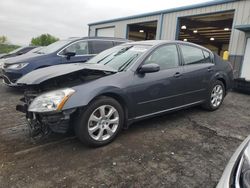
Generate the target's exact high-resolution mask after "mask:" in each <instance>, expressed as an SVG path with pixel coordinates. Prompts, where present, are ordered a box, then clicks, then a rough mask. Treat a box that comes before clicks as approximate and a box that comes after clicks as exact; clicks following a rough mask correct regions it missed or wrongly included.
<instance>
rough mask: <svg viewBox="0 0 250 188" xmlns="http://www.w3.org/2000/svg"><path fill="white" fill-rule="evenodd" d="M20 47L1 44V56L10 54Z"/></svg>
mask: <svg viewBox="0 0 250 188" xmlns="http://www.w3.org/2000/svg"><path fill="white" fill-rule="evenodd" d="M19 47H20V46H17V45H12V44H1V43H0V54H4V53H9V52H11V51H13V50H15V49H17V48H19Z"/></svg>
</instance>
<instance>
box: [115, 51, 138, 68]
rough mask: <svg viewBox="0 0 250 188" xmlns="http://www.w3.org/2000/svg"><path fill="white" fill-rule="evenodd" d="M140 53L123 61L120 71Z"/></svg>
mask: <svg viewBox="0 0 250 188" xmlns="http://www.w3.org/2000/svg"><path fill="white" fill-rule="evenodd" d="M138 55H139V54H135V55H133V56H132V57H131V58H129V59H128V60H127V61H126V62H125V63H123V64H122V65H121V66H120V67H119V68H118V72H121V71H123V70H124V69H125V68H126V67H127V66H129V64H130V63H131V62H132V61H133V60H134V59H135V58H136V57H137V56H138Z"/></svg>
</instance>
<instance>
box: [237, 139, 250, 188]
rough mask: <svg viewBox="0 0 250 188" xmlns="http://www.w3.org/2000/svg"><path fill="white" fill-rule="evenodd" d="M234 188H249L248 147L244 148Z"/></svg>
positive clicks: (249, 152)
mask: <svg viewBox="0 0 250 188" xmlns="http://www.w3.org/2000/svg"><path fill="white" fill-rule="evenodd" d="M235 183H236V187H242V188H249V187H250V145H249V143H248V146H247V147H246V148H245V150H244V152H243V154H242V157H241V160H240V162H239V165H238V168H237V172H236V180H235Z"/></svg>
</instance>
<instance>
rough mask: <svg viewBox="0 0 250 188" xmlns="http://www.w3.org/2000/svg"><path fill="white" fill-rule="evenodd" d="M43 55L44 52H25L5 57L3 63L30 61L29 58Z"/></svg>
mask: <svg viewBox="0 0 250 188" xmlns="http://www.w3.org/2000/svg"><path fill="white" fill-rule="evenodd" d="M44 55H45V54H37V53H25V54H23V55H19V56H15V57H9V58H6V59H5V61H4V63H5V64H8V65H10V64H15V63H23V62H30V60H32V59H33V58H37V57H40V56H44Z"/></svg>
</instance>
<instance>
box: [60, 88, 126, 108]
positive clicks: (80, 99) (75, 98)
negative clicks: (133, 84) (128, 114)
mask: <svg viewBox="0 0 250 188" xmlns="http://www.w3.org/2000/svg"><path fill="white" fill-rule="evenodd" d="M73 89H74V90H75V91H76V92H75V93H74V94H73V95H72V96H71V97H70V98H69V99H68V101H67V102H66V103H65V105H64V107H63V109H62V110H67V109H72V108H78V107H84V106H87V105H88V104H89V103H90V102H91V101H92V100H93V99H94V98H96V97H98V96H101V95H106V94H114V95H116V96H119V97H121V98H122V100H123V101H124V103H125V104H126V105H127V104H130V100H129V98H128V96H127V95H126V93H124V92H123V91H122V90H121V89H120V88H119V87H116V86H101V87H93V86H91V85H89V84H86V85H82V86H81V87H78V86H77V87H73ZM86 90H88V92H85V91H86Z"/></svg>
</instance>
